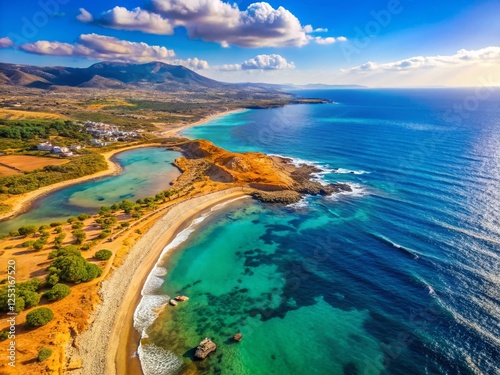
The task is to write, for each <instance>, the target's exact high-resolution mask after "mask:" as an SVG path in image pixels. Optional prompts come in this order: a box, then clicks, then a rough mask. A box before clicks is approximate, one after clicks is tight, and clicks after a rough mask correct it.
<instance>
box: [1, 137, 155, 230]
mask: <svg viewBox="0 0 500 375" xmlns="http://www.w3.org/2000/svg"><path fill="white" fill-rule="evenodd" d="M160 146H162V145H161V144H160V143H148V144H140V145H133V146H128V147H124V148H120V149H117V150H112V151H108V152H105V153H103V154H101V155H102V156H103V157H104V159H106V162H107V163H108V169H105V170H104V171H100V172H97V173H93V174H90V175H87V176H83V177H79V178H75V179H73V180H67V181H61V182H58V183H55V184H52V185H49V186H44V187H41V188H39V189H37V190H34V191H30V192H29V193H26V194H22V195H19V196H13V197H11V198H8V199H7V200H5V201H4V202H3V203H5V204H9V205H12V209H11V210H10V211H9V212H5V213H3V214H0V221H3V220H7V219H12V218H13V217H15V216H17V215H20V214H22V213H24V212H26V211H28V210H29V208H30V206H31V204H32V203H33V202H34V201H35V200H37V199H38V198H41V197H43V196H44V195H47V194H49V193H52V192H53V191H56V190H59V189H62V188H65V187H68V186H71V185H76V184H79V183H82V182H85V181H89V180H93V179H96V178H100V177H105V176H110V175H115V174H118V173H120V171H121V170H122V168H121V167H120V165H119V164H117V163H115V162H114V161H113V160H111V158H112V157H113V156H114V155H116V154H119V153H121V152H124V151H128V150H132V149H135V148H145V147H160Z"/></svg>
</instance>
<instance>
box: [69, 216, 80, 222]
mask: <svg viewBox="0 0 500 375" xmlns="http://www.w3.org/2000/svg"><path fill="white" fill-rule="evenodd" d="M77 220H78V218H76V217H74V216H72V217H70V218H69V219H68V220H66V221H67V222H68V224H73V223H74V222H75V221H77Z"/></svg>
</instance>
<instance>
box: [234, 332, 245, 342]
mask: <svg viewBox="0 0 500 375" xmlns="http://www.w3.org/2000/svg"><path fill="white" fill-rule="evenodd" d="M242 338H243V335H242V334H241V333H237V334H236V335H234V336H233V340H234V341H236V342H240V341H241V339H242Z"/></svg>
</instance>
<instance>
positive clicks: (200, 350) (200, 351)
mask: <svg viewBox="0 0 500 375" xmlns="http://www.w3.org/2000/svg"><path fill="white" fill-rule="evenodd" d="M216 350H217V345H215V343H214V342H213V341H212V340H210V339H209V338H205V339H204V340H203V341H202V342H200V345H198V346H197V347H196V352H195V353H194V356H195V358H198V359H205V358H206V357H207V356H208V355H209V354H210V353H212V352H215V351H216Z"/></svg>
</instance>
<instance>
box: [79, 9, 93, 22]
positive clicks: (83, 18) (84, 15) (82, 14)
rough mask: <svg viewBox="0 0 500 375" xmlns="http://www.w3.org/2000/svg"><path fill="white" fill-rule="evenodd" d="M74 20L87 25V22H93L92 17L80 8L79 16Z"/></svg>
mask: <svg viewBox="0 0 500 375" xmlns="http://www.w3.org/2000/svg"><path fill="white" fill-rule="evenodd" d="M76 19H77V20H78V21H80V22H84V23H88V22H92V21H93V20H94V17H93V16H92V14H90V13H89V12H87V11H86V10H85V9H83V8H80V14H79V15H78V16H76Z"/></svg>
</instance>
